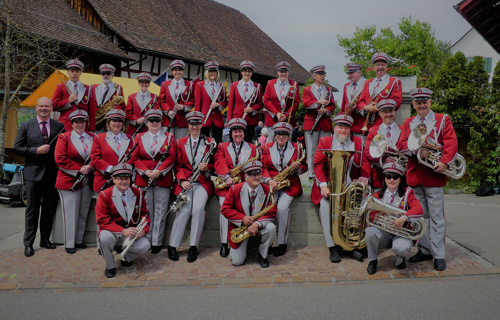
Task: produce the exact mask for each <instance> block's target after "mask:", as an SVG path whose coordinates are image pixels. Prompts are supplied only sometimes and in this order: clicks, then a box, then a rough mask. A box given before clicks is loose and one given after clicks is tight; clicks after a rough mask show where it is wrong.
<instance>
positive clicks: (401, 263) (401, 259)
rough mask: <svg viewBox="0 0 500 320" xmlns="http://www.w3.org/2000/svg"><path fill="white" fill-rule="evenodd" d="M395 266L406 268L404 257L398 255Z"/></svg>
mask: <svg viewBox="0 0 500 320" xmlns="http://www.w3.org/2000/svg"><path fill="white" fill-rule="evenodd" d="M396 268H398V269H405V268H406V259H405V257H401V256H398V259H397V260H396Z"/></svg>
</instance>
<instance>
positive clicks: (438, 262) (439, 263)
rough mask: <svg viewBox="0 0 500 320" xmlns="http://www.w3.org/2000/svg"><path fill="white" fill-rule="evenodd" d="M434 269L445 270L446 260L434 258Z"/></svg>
mask: <svg viewBox="0 0 500 320" xmlns="http://www.w3.org/2000/svg"><path fill="white" fill-rule="evenodd" d="M434 269H436V270H437V271H444V270H446V262H445V261H444V259H434Z"/></svg>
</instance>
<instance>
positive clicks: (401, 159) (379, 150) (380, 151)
mask: <svg viewBox="0 0 500 320" xmlns="http://www.w3.org/2000/svg"><path fill="white" fill-rule="evenodd" d="M387 141H388V139H387V138H386V137H385V136H384V135H380V134H377V135H376V136H375V137H373V139H372V141H371V142H370V148H369V152H370V156H372V158H375V159H376V158H379V163H380V166H383V165H384V160H385V159H386V157H394V158H395V161H394V162H396V163H398V164H400V165H402V166H403V167H405V168H406V166H407V164H408V157H407V156H406V155H405V154H404V153H402V152H400V151H398V150H397V148H396V146H394V148H392V149H391V148H390V147H389V146H388V145H387ZM389 141H391V142H392V140H390V139H389Z"/></svg>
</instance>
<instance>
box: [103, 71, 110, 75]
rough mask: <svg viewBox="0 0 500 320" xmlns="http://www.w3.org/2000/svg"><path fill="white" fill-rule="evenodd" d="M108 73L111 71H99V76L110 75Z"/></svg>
mask: <svg viewBox="0 0 500 320" xmlns="http://www.w3.org/2000/svg"><path fill="white" fill-rule="evenodd" d="M110 75H111V72H109V71H105V72H101V76H110Z"/></svg>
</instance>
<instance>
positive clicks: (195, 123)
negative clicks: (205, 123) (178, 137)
mask: <svg viewBox="0 0 500 320" xmlns="http://www.w3.org/2000/svg"><path fill="white" fill-rule="evenodd" d="M188 124H189V125H190V126H199V125H201V122H188Z"/></svg>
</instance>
